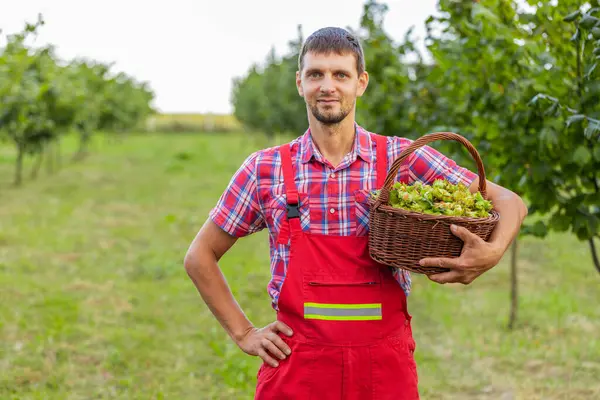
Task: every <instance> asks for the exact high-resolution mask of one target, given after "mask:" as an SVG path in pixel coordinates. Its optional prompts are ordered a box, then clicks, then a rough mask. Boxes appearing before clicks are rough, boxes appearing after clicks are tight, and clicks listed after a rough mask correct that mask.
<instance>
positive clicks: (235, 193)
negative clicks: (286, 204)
mask: <svg viewBox="0 0 600 400" xmlns="http://www.w3.org/2000/svg"><path fill="white" fill-rule="evenodd" d="M256 158H257V153H253V154H251V155H250V156H248V158H246V160H244V162H243V163H242V165H241V166H240V167H239V168H238V170H237V171H236V172H235V173H234V174H233V176H232V177H231V180H230V181H229V184H228V185H227V188H226V189H225V191H224V192H223V193H222V194H221V197H220V198H219V200H218V202H217V204H216V206H215V207H214V208H213V209H212V210H211V211H210V213H209V216H210V218H211V219H212V221H213V222H214V223H215V224H217V225H218V226H219V227H220V228H221V229H223V230H224V231H225V232H227V233H229V234H230V235H232V236H235V237H243V236H247V235H249V234H251V233H255V232H258V231H260V230H262V229H263V228H265V226H266V225H265V219H264V215H263V212H262V210H261V208H260V204H259V201H258V190H257V188H258V185H257V182H256V177H257V174H256Z"/></svg>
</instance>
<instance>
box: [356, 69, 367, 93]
mask: <svg viewBox="0 0 600 400" xmlns="http://www.w3.org/2000/svg"><path fill="white" fill-rule="evenodd" d="M367 86H369V73H368V72H367V71H364V72H363V73H362V74H360V76H359V77H358V86H357V88H356V96H357V97H361V96H362V95H363V94H364V93H365V91H366V90H367Z"/></svg>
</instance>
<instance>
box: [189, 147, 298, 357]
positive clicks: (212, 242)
mask: <svg viewBox="0 0 600 400" xmlns="http://www.w3.org/2000/svg"><path fill="white" fill-rule="evenodd" d="M256 168H257V167H256V153H255V154H252V155H250V156H249V157H248V158H247V159H246V160H245V161H244V163H243V164H242V165H241V166H240V168H239V169H238V170H237V171H236V173H235V174H234V175H233V177H232V178H231V180H230V182H229V184H228V186H227V188H226V189H225V191H224V192H223V194H222V195H221V198H220V199H219V201H218V203H217V205H216V206H215V207H214V208H213V209H212V210H211V212H210V214H209V218H208V219H207V221H206V222H205V223H204V225H203V226H202V228H201V229H200V231H199V232H198V234H197V235H196V237H195V238H194V240H193V241H192V243H191V245H190V247H189V249H188V251H187V254H186V256H185V261H184V265H185V269H186V271H187V273H188V276H189V277H190V279H191V280H192V281H193V282H194V285H195V286H196V288H197V289H198V292H199V293H200V295H201V296H202V299H203V300H204V302H205V303H206V305H207V306H208V308H209V309H210V311H211V312H212V313H213V314H214V316H215V318H217V320H218V321H219V323H220V324H221V325H222V326H223V328H224V329H225V331H226V332H227V334H228V335H229V336H230V337H231V338H232V339H233V340H234V341H235V343H236V344H237V345H238V346H239V347H240V348H241V349H242V350H243V351H244V352H245V353H247V354H250V355H255V356H259V357H261V358H262V359H263V360H265V362H267V363H269V364H270V365H271V366H273V367H275V366H277V362H276V361H275V359H274V358H273V357H275V358H280V359H284V358H285V354H289V353H290V349H289V347H288V346H287V345H286V344H285V343H284V342H283V340H282V339H281V337H279V335H278V334H277V333H278V332H282V333H284V334H286V335H288V336H290V335H291V334H292V331H291V329H290V328H289V327H288V326H286V325H285V324H283V323H282V322H279V321H275V322H273V323H271V324H269V325H267V326H265V327H264V328H260V329H257V328H255V327H254V326H253V325H252V323H251V322H250V321H249V320H248V318H246V315H245V314H244V312H243V311H242V309H241V307H240V306H239V304H238V303H237V301H236V300H235V298H234V297H233V294H232V293H231V290H230V288H229V285H228V284H227V281H226V279H225V276H224V275H223V273H222V272H221V269H220V268H219V265H218V262H219V260H220V259H221V257H223V255H224V254H225V253H226V252H227V251H228V250H229V249H230V248H231V247H232V246H233V245H234V243H235V242H236V241H237V239H238V238H240V237H244V236H248V235H250V234H252V233H254V232H258V231H260V230H261V229H263V228H264V227H265V219H264V215H263V214H262V211H261V209H260V205H259V200H258V198H259V197H258V189H257V187H258V185H257V176H256Z"/></svg>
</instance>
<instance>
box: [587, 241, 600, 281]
mask: <svg viewBox="0 0 600 400" xmlns="http://www.w3.org/2000/svg"><path fill="white" fill-rule="evenodd" d="M589 242H590V250H591V251H592V260H594V266H595V267H596V269H597V270H598V272H599V273H600V260H599V259H598V253H596V245H595V244H594V237H593V236H592V237H591V238H590V239H589Z"/></svg>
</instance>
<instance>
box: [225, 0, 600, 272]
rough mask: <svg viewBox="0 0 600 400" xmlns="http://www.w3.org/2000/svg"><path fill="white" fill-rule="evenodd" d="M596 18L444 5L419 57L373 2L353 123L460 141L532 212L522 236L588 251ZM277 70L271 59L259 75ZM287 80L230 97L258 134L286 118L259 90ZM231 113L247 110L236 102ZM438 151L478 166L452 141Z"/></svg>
mask: <svg viewBox="0 0 600 400" xmlns="http://www.w3.org/2000/svg"><path fill="white" fill-rule="evenodd" d="M598 9H599V7H598V0H594V1H591V2H582V1H578V0H565V1H560V2H538V1H533V0H529V1H528V2H527V4H526V6H524V5H523V2H517V1H514V0H481V1H472V0H440V1H439V3H438V10H439V13H438V14H437V15H435V16H431V17H429V18H428V19H427V20H426V21H424V22H425V27H426V29H427V37H426V41H425V44H426V49H427V51H426V54H420V53H419V52H418V51H417V50H416V45H415V41H414V39H412V37H411V36H412V30H409V31H408V32H407V34H406V36H405V37H404V38H403V40H402V42H401V43H400V44H396V43H394V41H393V40H392V39H391V38H390V37H389V36H388V35H387V33H386V32H385V31H384V29H383V22H384V18H385V14H386V12H387V6H386V5H385V4H383V3H379V2H377V1H375V0H368V1H367V2H366V3H365V5H364V10H363V15H362V18H361V20H360V28H359V29H357V30H356V31H355V33H357V34H358V35H359V36H360V39H361V42H362V44H363V47H364V49H365V58H366V65H367V71H368V72H369V75H370V83H369V88H368V89H367V92H366V93H365V95H364V96H363V97H362V98H359V99H358V102H357V120H358V122H359V123H361V124H363V125H364V126H365V127H366V128H367V129H369V130H372V131H375V132H379V133H382V134H386V135H397V136H404V137H408V138H413V139H414V138H416V137H419V136H421V135H423V134H425V133H428V132H431V131H452V132H457V133H460V134H461V135H463V136H465V137H466V138H468V139H469V140H470V141H471V142H472V143H473V145H474V146H475V147H476V148H477V150H478V151H479V153H480V155H481V156H482V159H483V161H484V164H485V166H486V178H487V179H490V180H491V181H493V182H495V183H498V184H500V185H502V186H505V187H507V188H509V189H511V190H513V191H514V192H516V193H518V194H520V195H521V196H523V197H524V198H525V199H526V200H527V202H528V203H529V206H530V215H531V216H534V215H536V218H530V219H529V221H532V222H529V221H528V222H526V224H525V227H524V229H523V231H522V232H523V234H532V235H535V236H538V237H545V236H546V235H547V234H548V233H549V232H550V231H551V230H556V231H571V232H573V233H574V234H575V235H576V236H577V238H579V239H580V240H589V241H590V246H591V247H592V249H593V238H594V237H598V236H599V235H600V190H599V185H600V139H599V137H600V115H598V114H599V112H600V107H599V106H598V105H599V104H600V101H598V100H599V93H600V80H599V79H598V74H599V73H600V72H599V70H600V69H599V68H598V63H599V62H600V22H599V21H600V19H599V14H600V13H599V11H598ZM350 30H351V29H350ZM272 65H273V64H270V63H269V61H268V60H267V63H266V65H265V66H264V71H269V68H272ZM287 73H288V75H287V76H284V77H282V76H277V75H274V74H273V73H272V72H271V73H269V74H267V73H265V72H263V70H259V69H253V70H251V72H250V74H249V75H248V78H247V79H245V80H244V79H241V80H239V81H238V91H237V92H236V93H235V95H234V98H243V97H245V96H254V99H255V102H254V103H253V106H254V107H255V108H254V110H255V112H254V113H253V114H252V117H253V118H254V119H253V120H252V126H253V128H254V129H257V130H261V129H263V127H265V126H266V124H268V121H269V120H270V118H273V115H278V114H280V113H281V108H280V105H281V104H282V103H281V102H280V103H276V102H275V103H271V104H270V105H269V106H268V107H262V103H261V102H268V101H271V100H269V98H271V99H272V98H273V97H275V96H271V93H272V92H266V91H263V92H256V91H254V92H253V91H252V90H253V89H252V87H255V88H256V87H264V86H265V85H268V84H270V83H268V82H266V81H270V80H276V81H277V82H279V84H281V82H287V83H286V84H287V85H288V87H293V85H292V84H291V82H292V79H291V72H289V71H288V72H287ZM293 89H294V90H295V88H293ZM284 90H285V89H284V88H281V87H280V92H283V91H284ZM290 90H291V89H290ZM236 112H238V113H243V112H244V107H242V106H241V105H240V104H236ZM298 113H299V114H302V116H304V114H305V113H304V112H303V111H298ZM242 123H246V121H245V120H242ZM284 128H285V125H284ZM270 129H272V128H270ZM280 129H281V128H280ZM433 146H435V147H437V148H438V149H440V150H441V151H443V152H444V153H445V154H447V155H448V156H450V157H451V158H453V159H454V160H456V161H457V162H458V163H459V164H462V165H464V166H467V167H473V166H474V164H473V160H472V159H471V158H470V156H469V154H468V152H466V151H464V149H462V148H460V147H458V146H456V144H455V143H453V142H442V143H436V144H433ZM533 221H534V222H533ZM598 268H599V269H600V266H598Z"/></svg>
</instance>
